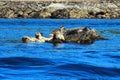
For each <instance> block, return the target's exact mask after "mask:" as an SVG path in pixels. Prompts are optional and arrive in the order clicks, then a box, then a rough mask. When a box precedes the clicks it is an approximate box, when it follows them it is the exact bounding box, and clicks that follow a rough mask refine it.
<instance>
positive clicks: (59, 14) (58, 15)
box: [50, 9, 70, 18]
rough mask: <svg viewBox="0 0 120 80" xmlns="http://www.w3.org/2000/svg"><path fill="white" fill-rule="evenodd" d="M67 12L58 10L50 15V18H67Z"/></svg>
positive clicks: (66, 10)
mask: <svg viewBox="0 0 120 80" xmlns="http://www.w3.org/2000/svg"><path fill="white" fill-rule="evenodd" d="M69 16H70V15H69V10H68V9H58V10H56V11H54V12H52V13H51V17H50V18H69Z"/></svg>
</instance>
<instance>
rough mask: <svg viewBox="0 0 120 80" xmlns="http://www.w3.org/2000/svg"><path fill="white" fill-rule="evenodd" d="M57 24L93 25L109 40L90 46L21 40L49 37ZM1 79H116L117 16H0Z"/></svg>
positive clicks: (119, 60)
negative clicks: (39, 17) (108, 17)
mask: <svg viewBox="0 0 120 80" xmlns="http://www.w3.org/2000/svg"><path fill="white" fill-rule="evenodd" d="M58 26H65V27H66V28H68V29H69V28H74V27H79V26H86V27H90V28H95V29H96V30H97V31H98V32H99V34H101V35H103V36H104V37H106V38H109V40H103V41H96V42H95V43H94V44H91V45H79V44H74V43H64V44H62V45H60V46H53V44H51V43H34V42H31V43H22V42H21V37H22V36H24V35H27V36H31V37H34V35H35V32H42V33H43V34H44V36H46V37H49V34H50V33H51V32H52V30H54V29H57V28H58ZM0 79H1V80H67V79H68V80H84V79H85V80H86V79H88V80H89V79H90V80H91V79H92V80H96V79H97V80H106V79H107V80H111V79H117V80H119V79H120V20H119V19H112V20H106V19H102V20H101V19H98V20H96V19H53V20H51V19H0Z"/></svg>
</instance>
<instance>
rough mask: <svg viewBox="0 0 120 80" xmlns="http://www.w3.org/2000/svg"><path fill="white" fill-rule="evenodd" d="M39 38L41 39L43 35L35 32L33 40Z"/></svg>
mask: <svg viewBox="0 0 120 80" xmlns="http://www.w3.org/2000/svg"><path fill="white" fill-rule="evenodd" d="M40 37H43V33H39V32H36V34H35V38H37V39H39V38H40Z"/></svg>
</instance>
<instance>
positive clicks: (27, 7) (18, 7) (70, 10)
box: [0, 0, 120, 19]
mask: <svg viewBox="0 0 120 80" xmlns="http://www.w3.org/2000/svg"><path fill="white" fill-rule="evenodd" d="M0 18H52V19H54V18H58V19H62V18H63V19H66V18H67V19H76V18H77V19H80V18H100V19H103V18H105V19H114V18H120V1H119V0H114V1H112V0H111V1H109V2H104V1H96V2H92V1H90V2H89V1H84V2H82V1H81V2H54V1H47V2H43V1H42V2H41V1H40V2H39V1H37V2H35V1H20V2H18V1H0Z"/></svg>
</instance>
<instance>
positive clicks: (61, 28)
mask: <svg viewBox="0 0 120 80" xmlns="http://www.w3.org/2000/svg"><path fill="white" fill-rule="evenodd" d="M59 31H60V32H61V33H63V34H64V33H65V32H66V29H65V27H64V26H60V27H59Z"/></svg>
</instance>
